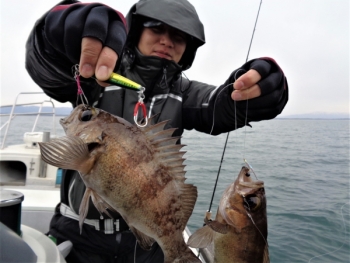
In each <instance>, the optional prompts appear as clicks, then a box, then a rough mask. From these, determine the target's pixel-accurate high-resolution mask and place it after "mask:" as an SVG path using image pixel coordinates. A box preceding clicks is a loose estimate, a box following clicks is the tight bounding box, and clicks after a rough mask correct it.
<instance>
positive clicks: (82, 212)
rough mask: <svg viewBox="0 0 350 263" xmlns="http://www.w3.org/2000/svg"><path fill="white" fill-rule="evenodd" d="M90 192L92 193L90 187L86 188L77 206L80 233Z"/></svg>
mask: <svg viewBox="0 0 350 263" xmlns="http://www.w3.org/2000/svg"><path fill="white" fill-rule="evenodd" d="M91 193H92V190H91V188H86V190H85V193H84V196H83V199H82V200H81V203H80V207H79V227H80V234H81V232H82V230H83V224H84V220H85V218H86V216H87V214H88V212H89V200H90V196H91Z"/></svg>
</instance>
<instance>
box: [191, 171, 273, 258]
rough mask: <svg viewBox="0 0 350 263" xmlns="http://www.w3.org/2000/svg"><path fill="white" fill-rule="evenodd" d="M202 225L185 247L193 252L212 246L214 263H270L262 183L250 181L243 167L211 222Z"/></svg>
mask: <svg viewBox="0 0 350 263" xmlns="http://www.w3.org/2000/svg"><path fill="white" fill-rule="evenodd" d="M205 223H206V225H205V226H204V227H202V228H200V229H198V230H197V231H196V232H194V233H193V235H192V236H191V237H190V238H189V241H188V243H187V244H188V245H189V246H190V247H196V248H204V247H208V246H209V245H213V246H214V252H213V253H214V262H216V263H230V262H239V263H262V262H263V263H268V262H270V260H269V252H268V244H267V218H266V198H265V190H264V182H263V181H253V180H252V179H251V177H250V174H249V169H248V168H247V167H245V166H243V167H242V170H241V171H240V173H239V175H238V177H237V179H236V181H235V182H234V183H232V184H231V185H230V186H229V187H228V188H227V189H226V190H225V192H224V193H223V195H222V197H221V200H220V204H219V208H218V211H217V214H216V218H215V220H213V221H211V220H207V219H206V220H205ZM212 242H213V243H214V244H212Z"/></svg>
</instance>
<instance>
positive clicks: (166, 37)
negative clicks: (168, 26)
mask: <svg viewBox="0 0 350 263" xmlns="http://www.w3.org/2000/svg"><path fill="white" fill-rule="evenodd" d="M160 43H161V44H163V45H166V46H168V47H174V42H173V40H172V39H171V37H170V34H169V31H168V30H166V31H165V32H164V33H163V34H161V36H160Z"/></svg>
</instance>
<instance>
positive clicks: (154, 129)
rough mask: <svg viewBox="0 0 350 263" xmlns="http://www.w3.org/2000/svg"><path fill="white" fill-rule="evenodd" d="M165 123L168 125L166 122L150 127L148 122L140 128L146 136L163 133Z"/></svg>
mask: <svg viewBox="0 0 350 263" xmlns="http://www.w3.org/2000/svg"><path fill="white" fill-rule="evenodd" d="M167 123H168V121H161V122H158V123H157V124H154V125H151V124H150V122H148V125H147V126H146V127H144V128H141V129H142V130H143V132H144V133H146V134H147V135H151V134H153V133H156V132H159V131H163V130H164V127H165V125H166V124H167Z"/></svg>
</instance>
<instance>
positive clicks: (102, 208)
mask: <svg viewBox="0 0 350 263" xmlns="http://www.w3.org/2000/svg"><path fill="white" fill-rule="evenodd" d="M91 200H92V203H93V204H94V206H95V207H96V209H97V210H98V211H99V212H100V213H101V214H102V213H105V214H106V215H108V216H109V217H110V218H113V217H112V216H111V215H110V214H109V212H108V211H107V209H109V210H111V211H114V212H118V211H116V210H115V209H114V208H113V207H111V206H110V205H109V204H108V203H106V202H105V201H104V200H103V199H102V198H101V197H100V196H99V195H98V194H97V193H96V192H94V191H92V192H91Z"/></svg>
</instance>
